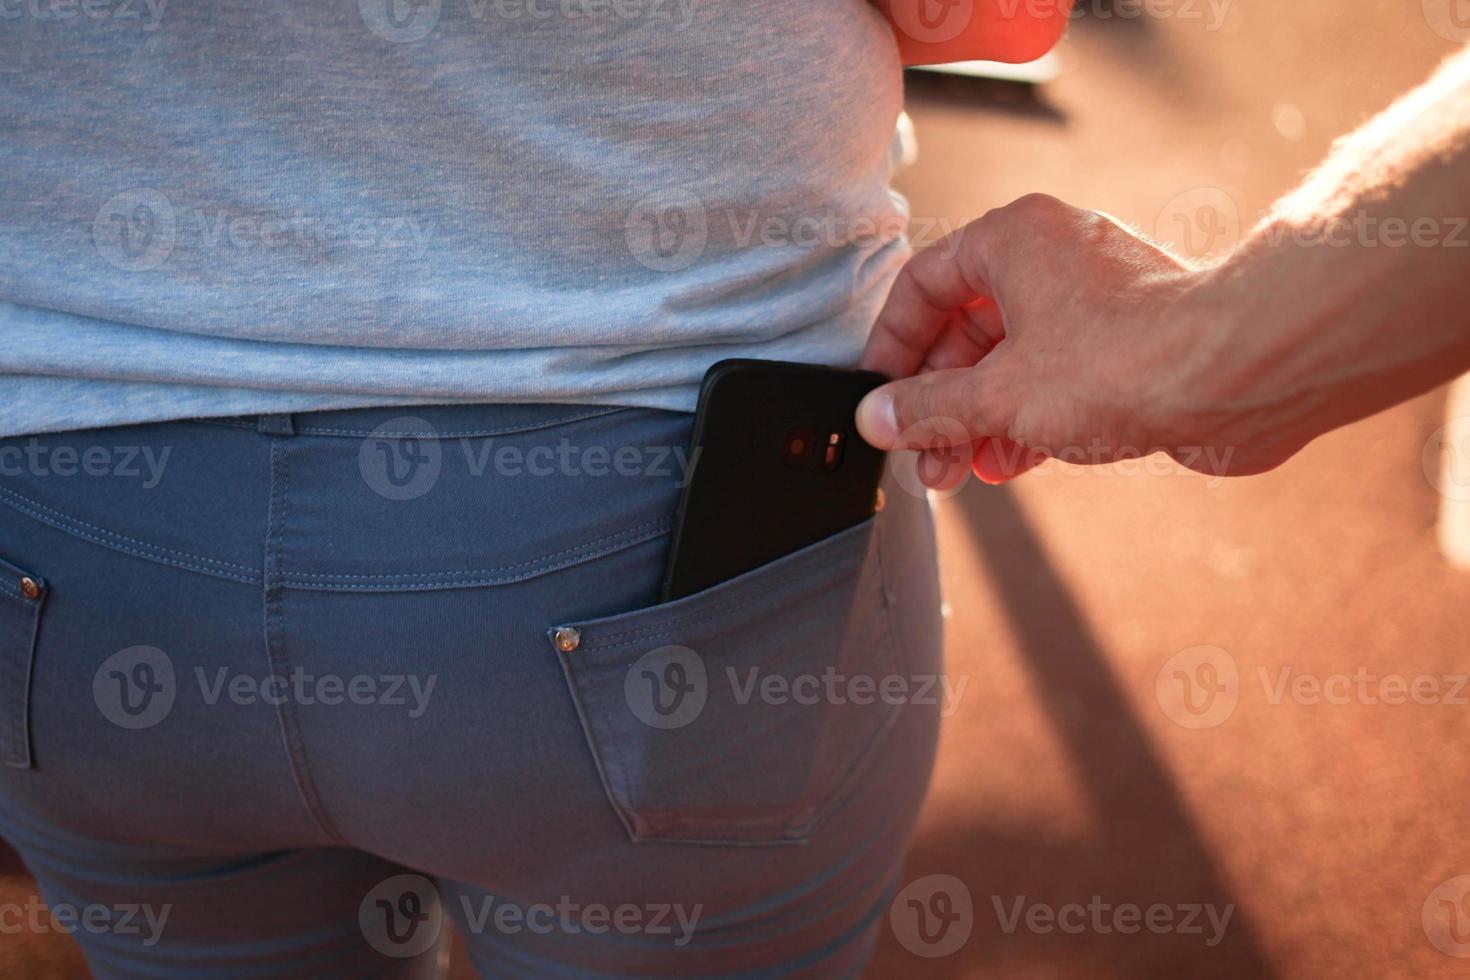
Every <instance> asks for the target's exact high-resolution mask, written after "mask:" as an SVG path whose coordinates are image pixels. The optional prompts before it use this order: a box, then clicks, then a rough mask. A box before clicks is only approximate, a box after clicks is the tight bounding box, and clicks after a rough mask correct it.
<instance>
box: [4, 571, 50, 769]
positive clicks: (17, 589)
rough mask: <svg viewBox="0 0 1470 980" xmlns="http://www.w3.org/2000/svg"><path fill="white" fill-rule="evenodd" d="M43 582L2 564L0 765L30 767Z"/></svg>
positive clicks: (44, 588) (43, 596) (44, 593)
mask: <svg viewBox="0 0 1470 980" xmlns="http://www.w3.org/2000/svg"><path fill="white" fill-rule="evenodd" d="M45 604H46V582H45V581H44V580H43V579H42V578H41V576H39V575H34V574H31V573H30V572H26V571H24V570H22V569H20V568H17V567H16V566H14V565H12V564H10V563H9V562H6V561H3V560H0V762H3V763H4V764H5V765H7V766H15V767H17V768H21V769H28V768H30V765H31V736H30V702H31V658H32V657H33V655H34V654H35V649H36V634H37V632H38V631H39V630H40V627H41V608H42V607H43V606H44V605H45Z"/></svg>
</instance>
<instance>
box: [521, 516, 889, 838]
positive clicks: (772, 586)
mask: <svg viewBox="0 0 1470 980" xmlns="http://www.w3.org/2000/svg"><path fill="white" fill-rule="evenodd" d="M865 525H867V526H868V527H869V528H870V530H869V534H870V535H871V540H872V542H873V556H874V562H875V563H876V566H877V568H876V575H877V583H876V585H877V591H878V603H879V607H880V611H881V616H882V626H883V636H882V639H881V641H880V642H881V643H882V646H883V647H884V648H885V649H886V656H883V657H882V658H881V666H878V667H877V669H879V670H890V671H891V670H892V669H893V668H894V667H895V666H896V665H897V664H899V663H900V662H901V661H902V660H903V658H904V651H903V648H902V646H901V645H900V643H899V641H898V638H897V637H896V636H895V635H894V630H893V619H892V609H891V606H890V603H889V601H888V586H887V579H886V574H885V571H884V564H883V554H882V552H883V546H882V541H883V539H882V534H881V531H880V528H879V522H877V521H875V520H869V521H865V522H863V524H859V525H854V527H853V528H849V529H847V530H845V531H841V532H838V533H839V535H842V534H847V533H848V532H849V531H854V530H857V529H858V528H861V527H863V526H865ZM824 543H827V544H831V543H833V542H832V541H831V540H830V539H829V541H827V542H818V543H817V544H816V545H813V546H812V549H813V551H812V554H811V555H806V556H803V557H804V558H807V559H808V560H810V559H811V558H812V557H814V556H815V554H816V553H817V552H818V551H820V550H821V545H822V544H824ZM839 543H840V542H839ZM778 561H779V559H778ZM805 567H806V563H805V562H803V563H800V564H799V565H798V566H797V567H793V568H791V569H790V570H788V571H787V572H786V573H784V574H783V575H782V576H781V578H779V579H777V580H775V581H772V582H771V583H769V584H768V585H766V586H765V587H763V588H761V589H759V590H758V591H755V592H753V593H744V594H742V595H732V596H731V597H730V598H728V599H725V600H722V601H721V602H720V603H718V604H717V605H715V606H712V607H709V608H705V609H690V610H689V611H688V612H685V613H682V614H680V615H679V616H677V617H675V618H674V619H672V620H669V621H668V622H666V623H663V624H661V625H659V626H648V627H643V628H641V629H638V630H624V631H622V632H619V633H613V634H609V636H608V637H605V638H603V639H602V640H601V641H594V642H592V643H590V644H585V645H583V646H582V647H581V648H580V649H579V650H578V651H576V652H575V653H573V654H566V655H562V654H560V653H559V654H558V659H560V660H561V661H562V665H561V666H562V672H563V674H564V675H565V676H566V678H567V680H568V681H569V682H570V686H571V688H572V691H573V695H574V696H573V702H574V707H575V709H576V711H577V713H578V715H579V716H581V717H582V718H583V729H584V739H583V740H584V742H585V743H586V744H587V746H588V748H589V750H590V751H591V752H592V755H593V759H594V762H595V763H596V764H597V768H598V771H599V776H600V777H601V779H602V783H603V789H604V795H605V796H606V797H607V799H608V801H609V802H610V803H611V804H612V807H613V811H614V812H615V813H616V814H617V815H618V819H619V820H620V821H621V822H622V824H623V826H624V828H625V830H626V831H627V833H628V835H629V838H630V840H632V841H633V842H634V843H640V842H651V843H652V842H661V843H678V844H696V845H737V846H770V845H777V846H779V845H783V844H803V843H806V842H807V841H808V840H810V839H811V835H812V834H813V833H814V832H815V831H816V830H817V828H818V827H820V826H821V825H822V823H823V822H824V821H825V820H826V818H827V817H828V815H830V814H831V813H832V812H833V810H835V809H836V808H837V807H838V806H839V805H841V804H842V803H843V802H844V801H845V800H847V799H848V797H849V796H850V795H851V793H852V791H853V787H854V785H855V783H856V781H857V778H858V776H859V775H860V774H861V773H862V772H863V771H864V770H865V769H866V768H867V767H868V766H869V765H870V764H871V762H872V759H873V757H874V753H875V749H876V747H877V746H878V744H879V742H880V741H881V740H882V738H883V737H884V736H885V735H886V734H887V732H888V731H889V730H890V729H892V727H893V725H894V723H895V720H896V719H897V718H898V717H899V715H900V713H901V712H902V709H903V707H904V704H903V703H901V702H900V703H898V704H891V705H888V706H887V708H888V710H887V712H886V713H885V714H884V716H883V718H882V719H881V720H880V721H879V723H878V724H877V725H876V726H875V727H874V728H873V730H872V732H871V733H870V734H869V735H868V737H867V739H866V740H865V741H864V742H863V744H862V746H861V748H860V749H859V751H858V752H857V753H856V755H855V756H854V758H853V760H852V762H851V763H850V764H849V765H848V768H847V770H846V771H845V772H843V773H842V774H841V775H840V776H839V777H838V778H837V779H836V780H835V781H834V782H833V784H832V788H831V790H830V791H829V793H828V794H827V796H826V798H825V800H823V801H822V802H821V803H820V804H819V805H818V806H817V807H816V808H815V809H814V810H813V811H812V813H811V814H810V816H808V817H807V818H806V820H805V821H804V822H803V823H802V824H800V825H798V826H796V827H792V826H791V824H790V823H789V822H788V823H786V824H783V825H780V826H779V827H778V828H776V829H774V830H761V829H759V828H757V829H755V830H753V831H745V832H746V833H752V834H755V835H761V834H764V835H765V836H747V837H739V836H736V837H730V838H718V837H712V836H711V837H700V836H693V834H694V833H697V831H698V829H699V827H698V825H697V824H696V825H692V826H691V825H689V824H688V823H686V822H680V821H678V820H677V819H676V820H674V821H673V824H672V826H668V825H665V826H664V827H663V828H661V829H660V828H657V827H651V826H650V825H649V824H648V821H647V820H646V818H644V817H642V816H640V814H639V813H638V810H637V809H636V808H635V807H633V806H632V805H631V804H630V803H625V802H624V800H623V797H628V796H630V795H631V794H630V792H629V789H628V787H629V783H628V779H627V768H626V766H625V765H624V763H623V760H622V750H621V748H620V747H619V746H618V743H617V742H616V741H612V742H607V741H605V740H603V739H600V738H597V737H595V736H594V734H593V731H591V730H589V729H588V727H587V725H586V711H587V705H588V703H589V702H593V703H595V702H597V701H598V700H599V699H597V698H596V697H595V696H594V695H595V693H596V692H595V691H589V690H588V678H587V675H586V672H583V671H578V670H576V669H575V667H574V661H573V658H574V657H579V656H580V657H585V656H586V654H588V653H591V652H594V651H602V652H606V651H609V650H615V649H617V648H620V647H626V646H628V645H629V644H632V643H635V642H640V641H641V640H643V641H646V640H650V639H661V638H664V637H667V636H668V635H670V634H671V633H673V632H674V631H675V630H677V629H678V628H679V627H680V626H682V625H683V624H685V623H687V622H689V621H691V620H697V619H700V618H703V617H707V616H709V615H713V614H715V613H718V612H722V611H725V610H728V609H729V608H731V607H733V606H738V605H741V604H743V603H744V602H749V601H753V600H757V599H761V598H764V597H766V596H769V595H771V594H772V593H775V592H777V591H778V590H780V589H781V588H783V587H784V586H785V585H787V584H788V583H789V582H791V581H792V580H793V579H795V578H797V577H799V576H800V575H801V574H802V573H803V571H804V570H805ZM862 572H863V567H862V564H861V563H859V565H858V566H857V567H856V568H854V569H853V570H852V571H851V572H849V573H846V574H843V575H841V576H839V577H838V578H835V579H832V580H830V581H829V582H826V583H824V585H825V587H828V588H830V587H832V586H833V585H835V584H836V583H840V582H845V581H848V580H849V579H853V578H859V577H861V575H862ZM691 598H695V597H691ZM657 608H658V607H657V606H652V607H649V608H648V610H647V611H648V612H653V611H655V610H657ZM594 622H595V621H594ZM549 632H550V631H549ZM609 640H615V641H616V642H608V641H609ZM553 643H554V641H553ZM596 711H597V720H598V721H599V722H600V723H601V726H602V730H603V731H609V732H610V731H612V730H613V729H614V725H613V718H612V716H611V715H610V714H609V713H608V712H609V708H608V706H607V705H605V704H597V708H596ZM615 786H616V787H617V789H615V788H614V787H615ZM645 828H647V829H645ZM730 829H733V828H730ZM793 831H794V832H793ZM681 833H682V834H685V836H680V834H681Z"/></svg>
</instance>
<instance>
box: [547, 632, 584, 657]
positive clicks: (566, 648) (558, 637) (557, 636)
mask: <svg viewBox="0 0 1470 980" xmlns="http://www.w3.org/2000/svg"><path fill="white" fill-rule="evenodd" d="M551 638H552V641H553V642H555V643H556V648H557V649H558V650H560V651H561V652H562V653H572V652H573V651H575V650H576V649H577V647H579V646H581V645H582V631H581V630H579V629H577V628H576V627H573V626H559V627H557V630H556V632H555V633H553V634H552V635H551Z"/></svg>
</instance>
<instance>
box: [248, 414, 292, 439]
mask: <svg viewBox="0 0 1470 980" xmlns="http://www.w3.org/2000/svg"><path fill="white" fill-rule="evenodd" d="M257 428H258V429H259V430H260V432H261V433H262V434H263V435H268V436H294V435H295V434H296V424H295V422H293V421H292V419H291V416H289V415H262V416H260V419H259V423H258V425H257Z"/></svg>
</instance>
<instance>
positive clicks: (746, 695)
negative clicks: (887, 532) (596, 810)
mask: <svg viewBox="0 0 1470 980" xmlns="http://www.w3.org/2000/svg"><path fill="white" fill-rule="evenodd" d="M879 539H880V535H879V533H878V522H877V521H876V520H870V521H868V522H865V523H863V524H860V525H858V526H856V527H853V528H850V529H848V530H846V531H843V532H841V533H839V534H837V535H835V536H833V537H830V538H827V539H826V540H823V541H821V542H819V543H817V544H815V545H812V546H810V547H808V548H805V549H803V550H801V551H797V552H795V553H793V554H791V555H787V556H785V557H783V558H780V559H778V560H776V561H774V562H772V563H770V564H768V565H765V566H763V567H761V568H758V569H756V570H755V571H752V572H749V573H747V574H745V575H742V576H740V577H739V578H736V579H732V580H730V581H728V582H724V583H721V584H720V585H717V586H715V587H713V588H710V589H707V590H705V591H703V592H700V593H698V594H696V595H693V596H689V597H687V598H684V599H680V600H678V601H675V602H670V603H667V604H664V605H659V606H653V607H650V608H647V609H641V610H638V611H635V612H630V613H623V614H619V615H615V616H610V617H607V618H604V619H597V620H591V621H587V622H580V623H568V624H564V625H562V626H559V627H556V628H553V629H551V630H549V631H548V633H549V636H550V638H551V642H552V645H553V646H554V647H555V648H556V650H557V654H558V656H559V657H560V658H561V663H562V667H563V670H564V671H565V673H566V677H567V682H568V685H569V686H570V689H571V695H572V698H573V700H574V701H575V702H576V706H577V710H578V712H579V714H580V715H581V719H582V724H583V728H584V729H585V731H586V735H587V740H588V743H589V745H590V747H591V750H592V753H593V755H594V757H595V758H596V761H597V765H598V769H599V771H600V773H601V776H602V781H603V785H604V787H605V788H606V790H607V795H608V798H609V799H610V800H611V802H612V805H613V807H614V809H615V810H616V811H617V813H618V815H619V816H620V817H621V818H622V821H623V823H624V825H625V826H626V827H627V830H628V833H629V835H630V836H631V837H632V839H634V840H662V841H680V842H692V843H742V844H777V843H801V842H802V841H805V840H806V839H807V838H809V837H810V835H811V834H812V832H813V831H814V830H815V828H816V827H817V825H818V824H819V823H820V821H821V819H822V817H823V816H825V814H826V813H827V812H829V811H830V810H831V809H832V808H833V807H835V806H836V805H837V804H838V803H839V802H840V801H841V800H842V799H843V798H844V796H845V795H846V792H847V790H848V789H849V788H850V787H851V786H852V784H853V783H854V781H855V780H856V779H857V777H858V774H859V772H860V771H861V769H862V767H863V764H864V762H865V761H866V760H867V758H868V757H869V755H870V754H871V751H872V749H873V747H874V745H875V744H876V743H877V741H878V740H879V739H880V738H881V737H882V736H883V734H884V732H885V731H886V730H887V729H888V727H889V726H890V725H891V723H892V721H893V718H894V716H895V713H896V711H897V709H898V706H899V705H900V704H901V703H902V701H901V699H895V698H893V697H891V696H887V695H888V692H889V689H890V687H891V685H889V684H888V683H886V682H885V679H886V678H890V677H891V676H892V675H893V672H894V670H895V669H896V660H897V657H896V652H895V650H896V648H895V644H894V642H893V638H892V635H891V632H890V629H889V623H888V613H887V608H886V598H885V596H886V590H885V588H884V585H883V581H882V563H881V560H880V556H879V547H878V546H879Z"/></svg>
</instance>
